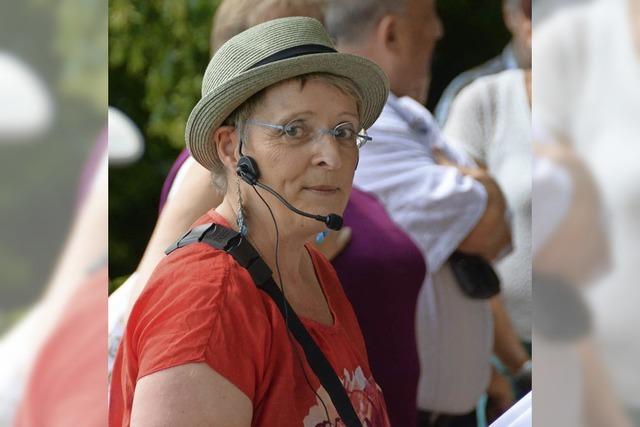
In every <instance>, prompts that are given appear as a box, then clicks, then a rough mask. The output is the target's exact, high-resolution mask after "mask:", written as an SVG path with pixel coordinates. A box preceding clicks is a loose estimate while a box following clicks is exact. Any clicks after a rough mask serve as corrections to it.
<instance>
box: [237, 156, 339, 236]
mask: <svg viewBox="0 0 640 427" xmlns="http://www.w3.org/2000/svg"><path fill="white" fill-rule="evenodd" d="M236 173H237V174H238V176H239V177H240V178H241V179H242V180H243V181H244V182H246V183H247V184H249V185H251V186H257V187H260V188H262V189H263V190H266V191H268V192H269V193H271V194H273V195H274V196H275V197H276V198H277V199H278V200H280V202H281V203H282V204H283V205H285V206H286V207H287V209H289V210H290V211H292V212H294V213H297V214H298V215H302V216H304V217H307V218H311V219H315V220H316V221H320V222H322V223H324V224H325V225H326V226H327V228H329V229H330V230H336V231H337V230H340V229H341V228H342V217H341V216H339V215H336V214H329V215H314V214H311V213H307V212H304V211H301V210H300V209H297V208H296V207H295V206H293V205H292V204H291V203H289V202H287V201H286V200H285V198H284V197H282V196H281V195H280V194H278V193H277V192H276V191H275V190H274V189H272V188H271V187H269V186H267V185H265V184H263V183H261V182H259V181H258V178H259V177H260V172H259V171H258V165H257V164H256V162H255V160H253V159H252V158H251V157H249V156H241V157H240V158H239V159H238V166H237V168H236Z"/></svg>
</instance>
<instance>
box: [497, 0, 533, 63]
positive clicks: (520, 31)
mask: <svg viewBox="0 0 640 427" xmlns="http://www.w3.org/2000/svg"><path fill="white" fill-rule="evenodd" d="M503 14H504V21H505V25H506V26H507V28H508V29H509V32H511V36H512V38H513V46H514V49H515V53H516V56H517V59H518V65H520V67H522V68H531V19H530V17H528V16H527V15H526V14H525V13H524V11H523V10H522V8H521V7H519V6H517V5H509V4H505V6H504V10H503Z"/></svg>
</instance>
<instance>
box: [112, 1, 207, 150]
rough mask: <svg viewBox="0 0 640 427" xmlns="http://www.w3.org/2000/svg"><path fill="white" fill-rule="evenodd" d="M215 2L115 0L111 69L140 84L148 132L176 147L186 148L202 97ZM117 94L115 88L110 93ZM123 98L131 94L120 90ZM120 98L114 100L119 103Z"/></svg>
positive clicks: (140, 101) (120, 75)
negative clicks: (186, 131)
mask: <svg viewBox="0 0 640 427" xmlns="http://www.w3.org/2000/svg"><path fill="white" fill-rule="evenodd" d="M217 3H218V1H216V0H133V1H129V0H112V1H110V2H109V67H110V70H112V71H115V77H116V79H115V81H112V82H111V84H113V85H115V88H114V89H118V88H119V83H120V82H119V80H118V79H119V78H123V79H124V78H126V79H130V80H132V82H131V84H134V85H136V86H138V85H139V86H140V87H139V89H141V90H140V91H139V93H140V94H141V99H138V100H136V102H137V103H139V105H138V108H140V109H141V110H142V111H140V112H141V113H144V114H145V116H146V120H145V122H144V132H145V134H146V136H147V137H148V138H150V139H151V140H152V139H153V138H158V139H161V140H164V142H168V143H169V144H171V145H172V146H173V147H175V148H182V147H183V146H184V124H185V122H186V119H187V117H188V115H189V112H190V111H191V108H192V107H193V105H194V104H195V102H196V101H197V100H198V98H199V94H200V84H201V82H202V74H203V72H204V69H205V67H206V64H207V61H208V58H209V34H210V28H211V22H212V20H213V13H214V11H215V8H216V6H217ZM111 93H116V91H111ZM119 95H120V96H122V95H126V93H119ZM116 102H117V99H110V103H111V105H114V104H115V103H116ZM125 111H126V110H125Z"/></svg>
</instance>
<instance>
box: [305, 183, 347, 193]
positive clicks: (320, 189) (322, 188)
mask: <svg viewBox="0 0 640 427" xmlns="http://www.w3.org/2000/svg"><path fill="white" fill-rule="evenodd" d="M304 189H305V190H308V191H311V192H313V193H315V194H322V195H332V194H336V193H337V192H338V191H339V188H338V187H333V186H330V185H314V186H312V187H304Z"/></svg>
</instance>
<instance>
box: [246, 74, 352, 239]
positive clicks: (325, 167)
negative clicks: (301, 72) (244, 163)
mask: <svg viewBox="0 0 640 427" xmlns="http://www.w3.org/2000/svg"><path fill="white" fill-rule="evenodd" d="M265 124H269V125H276V126H286V132H283V131H282V129H277V128H274V127H269V126H265ZM338 125H341V128H342V129H345V130H344V132H343V133H341V134H340V135H341V136H342V137H341V138H335V137H333V136H332V135H330V134H327V133H326V132H322V131H320V132H318V131H317V130H318V129H334V128H336V126H338ZM352 131H355V132H359V131H360V123H359V118H358V111H357V106H356V101H355V100H354V99H353V98H352V97H350V96H349V95H346V94H345V93H343V92H342V91H341V90H340V89H338V88H336V87H335V86H333V85H331V84H329V83H327V82H325V81H323V80H321V79H309V80H307V81H306V82H305V83H304V85H302V83H301V82H300V81H297V80H289V81H286V82H283V83H280V84H278V85H276V86H273V87H271V88H269V89H268V90H267V91H266V93H265V95H264V97H263V100H262V102H261V103H260V104H259V105H258V106H257V107H256V108H255V110H254V112H253V114H252V115H251V118H250V120H249V124H248V125H246V127H245V134H244V146H243V154H245V155H247V156H251V157H253V158H254V160H255V161H256V163H257V165H258V169H259V171H260V182H262V183H263V184H266V185H268V186H270V187H271V188H273V189H274V190H276V191H277V192H278V193H280V194H281V195H282V196H284V198H285V199H287V200H288V201H289V203H291V204H293V205H294V206H295V207H296V208H298V209H301V210H303V211H306V212H309V213H314V214H320V215H327V214H329V213H337V214H339V215H341V214H342V212H343V211H344V209H345V207H346V205H347V201H348V199H349V194H350V192H351V185H352V182H353V175H354V172H355V167H356V163H357V159H358V148H357V147H356V146H355V144H351V143H349V141H350V139H349V138H348V136H349V135H351V132H352ZM245 190H249V191H244V192H243V193H244V194H243V197H245V200H251V204H252V205H253V206H256V204H261V203H262V202H261V201H260V200H259V199H258V198H257V196H256V194H255V192H254V191H253V190H250V189H249V188H248V187H246V186H245ZM258 191H260V192H261V194H262V195H263V196H265V198H266V200H267V201H268V202H269V205H270V206H271V208H272V209H273V210H274V213H275V214H276V217H277V218H278V221H279V222H280V221H286V222H287V223H288V225H289V226H295V227H303V228H304V229H305V230H307V229H308V231H309V232H317V231H319V230H322V229H323V227H324V226H323V225H322V224H321V223H319V222H316V221H314V220H311V219H307V218H303V217H301V216H299V215H296V214H294V213H293V212H290V211H289V210H287V209H286V208H285V207H284V206H283V205H282V204H281V203H280V202H279V201H276V199H275V198H273V197H272V196H271V195H269V194H266V192H264V191H262V190H258ZM284 225H287V224H284Z"/></svg>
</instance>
